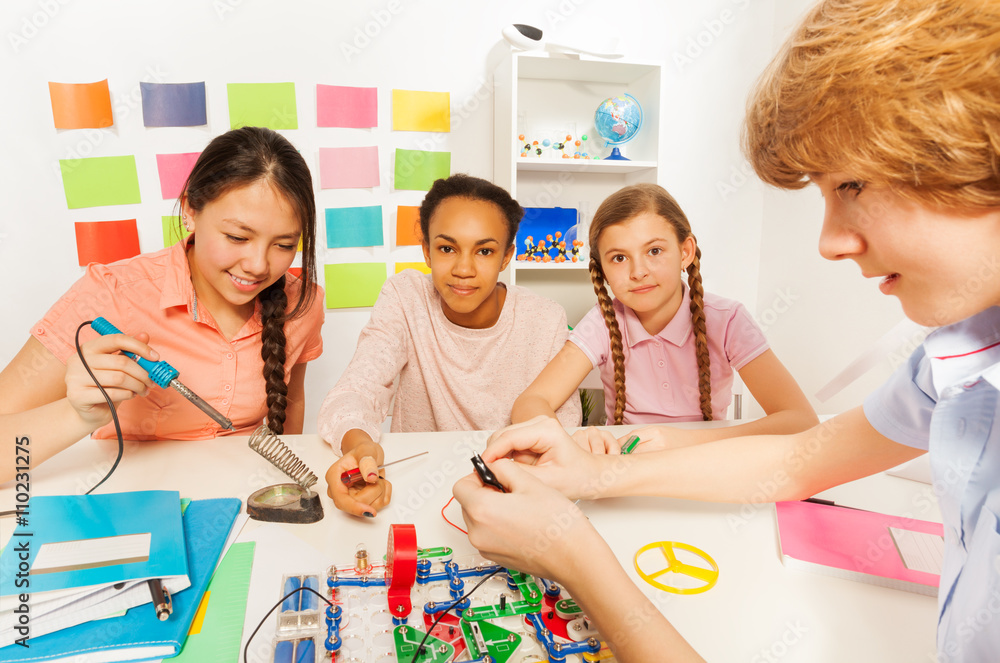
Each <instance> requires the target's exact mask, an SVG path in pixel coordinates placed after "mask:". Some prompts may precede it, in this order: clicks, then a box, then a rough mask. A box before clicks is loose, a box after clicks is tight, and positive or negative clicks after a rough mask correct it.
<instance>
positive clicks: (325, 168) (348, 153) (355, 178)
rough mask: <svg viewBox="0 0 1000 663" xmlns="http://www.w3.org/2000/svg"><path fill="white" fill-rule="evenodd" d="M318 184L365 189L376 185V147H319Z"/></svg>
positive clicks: (326, 187)
mask: <svg viewBox="0 0 1000 663" xmlns="http://www.w3.org/2000/svg"><path fill="white" fill-rule="evenodd" d="M319 184H320V188H323V189H367V188H370V187H375V186H378V185H379V176H378V148H377V147H374V146H372V147H321V148H319Z"/></svg>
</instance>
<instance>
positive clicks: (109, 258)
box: [75, 219, 139, 267]
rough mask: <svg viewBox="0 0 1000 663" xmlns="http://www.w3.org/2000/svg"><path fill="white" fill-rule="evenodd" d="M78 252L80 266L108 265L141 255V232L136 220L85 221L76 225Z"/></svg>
mask: <svg viewBox="0 0 1000 663" xmlns="http://www.w3.org/2000/svg"><path fill="white" fill-rule="evenodd" d="M75 225H76V252H77V256H78V257H79V258H80V266H81V267H82V266H84V265H87V264H89V263H92V262H98V263H102V264H107V263H109V262H115V261H116V260H124V259H125V258H131V257H132V256H137V255H139V231H138V230H137V229H136V226H135V219H126V220H124V221H84V222H77V223H76V224H75Z"/></svg>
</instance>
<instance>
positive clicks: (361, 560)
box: [273, 524, 614, 663]
mask: <svg viewBox="0 0 1000 663" xmlns="http://www.w3.org/2000/svg"><path fill="white" fill-rule="evenodd" d="M282 585H283V586H282V587H281V588H276V589H281V590H282V592H281V594H280V595H279V597H285V600H284V601H283V602H282V605H281V610H280V612H279V613H278V615H277V630H276V634H275V639H274V658H273V661H274V663H293V662H294V663H324V662H326V661H330V662H332V663H388V662H390V661H392V662H400V663H546V662H548V663H559V662H563V661H566V662H581V661H609V662H611V661H614V658H613V657H612V654H611V651H610V650H609V649H608V648H607V646H606V645H605V644H604V643H603V642H602V641H601V636H600V635H599V634H598V633H597V632H596V631H595V630H594V629H593V627H592V626H591V624H590V622H589V620H588V619H587V617H586V616H585V615H584V614H583V611H582V610H581V609H580V608H579V607H578V606H577V605H576V603H575V602H574V601H573V599H572V598H571V597H569V596H566V595H565V592H564V591H563V590H562V589H561V588H560V587H559V586H558V585H556V584H555V583H552V582H550V581H547V580H544V579H540V578H539V579H536V578H534V577H532V576H529V575H526V574H523V573H520V572H518V571H515V570H513V569H506V568H504V567H502V566H499V565H497V564H494V563H492V562H490V561H488V560H485V559H483V558H482V557H479V556H477V555H470V556H467V557H464V558H455V557H453V555H452V550H451V548H418V547H417V536H416V531H415V528H414V526H413V525H400V524H394V525H391V529H390V532H389V540H388V545H387V548H386V555H385V558H384V561H382V560H378V559H374V560H373V559H372V558H370V557H369V551H368V550H367V548H366V547H365V546H364V545H363V544H362V545H359V546H358V548H357V550H356V552H355V559H354V560H353V562H351V563H347V564H344V565H334V566H331V567H329V569H328V570H327V572H326V574H325V575H323V574H301V575H294V574H292V575H286V576H285V577H284V578H283V581H282ZM300 588H310V589H314V590H318V592H319V593H320V594H322V595H323V597H324V598H325V599H326V601H328V602H329V603H327V602H326V601H324V600H321V599H320V597H319V596H317V595H316V594H314V593H312V592H310V591H305V590H300V591H296V590H299V589H300ZM456 601H457V603H456ZM331 604H332V605H331Z"/></svg>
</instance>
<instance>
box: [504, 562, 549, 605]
mask: <svg viewBox="0 0 1000 663" xmlns="http://www.w3.org/2000/svg"><path fill="white" fill-rule="evenodd" d="M507 574H508V575H509V576H510V579H511V580H513V581H514V584H516V585H517V588H518V589H519V590H521V596H523V597H524V600H525V601H527V602H528V603H532V604H534V605H539V604H541V602H542V590H540V589H538V585H537V584H535V581H534V580H533V579H532V578H531V576H529V575H528V574H527V573H521V572H520V571H515V570H514V569H507Z"/></svg>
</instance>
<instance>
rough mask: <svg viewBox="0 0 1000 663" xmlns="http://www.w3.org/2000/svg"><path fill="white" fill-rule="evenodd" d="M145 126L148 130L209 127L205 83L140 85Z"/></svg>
mask: <svg viewBox="0 0 1000 663" xmlns="http://www.w3.org/2000/svg"><path fill="white" fill-rule="evenodd" d="M139 92H140V93H141V94H142V124H143V125H144V126H147V127H200V126H203V125H205V124H208V109H207V107H206V104H205V83H204V82H200V83H139Z"/></svg>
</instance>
